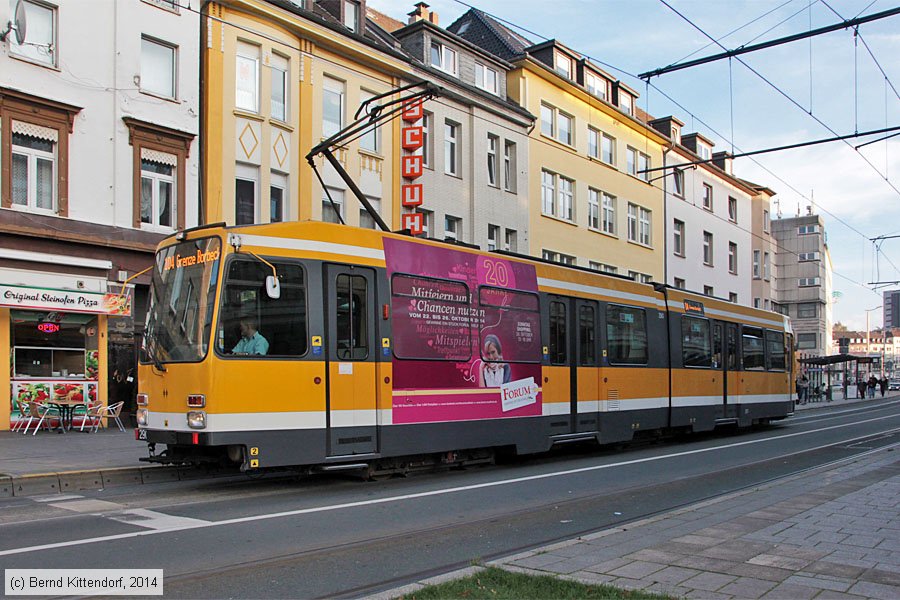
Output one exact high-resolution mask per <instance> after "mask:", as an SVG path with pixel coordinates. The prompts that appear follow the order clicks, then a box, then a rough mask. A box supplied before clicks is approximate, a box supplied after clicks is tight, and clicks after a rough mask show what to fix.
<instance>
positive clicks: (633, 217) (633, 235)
mask: <svg viewBox="0 0 900 600" xmlns="http://www.w3.org/2000/svg"><path fill="white" fill-rule="evenodd" d="M637 215H638V207H637V205H636V204H631V203H630V202H629V203H628V241H629V242H636V241H637V237H638V235H637V228H638V226H637Z"/></svg>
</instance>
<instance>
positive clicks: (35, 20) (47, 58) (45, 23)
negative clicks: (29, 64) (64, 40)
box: [6, 0, 58, 67]
mask: <svg viewBox="0 0 900 600" xmlns="http://www.w3.org/2000/svg"><path fill="white" fill-rule="evenodd" d="M22 4H23V5H24V7H25V21H26V22H27V23H28V35H27V39H26V40H25V43H24V44H19V43H18V41H17V40H16V35H15V34H10V35H9V36H8V37H7V38H6V40H7V42H8V43H9V52H10V54H12V55H13V56H18V57H21V58H25V59H28V60H31V61H34V62H36V63H41V64H45V65H50V66H51V67H55V66H56V65H57V60H58V56H57V43H56V18H57V14H56V7H55V6H49V5H46V4H42V3H38V2H32V1H31V0H23V2H22ZM9 6H10V8H11V9H12V8H13V7H14V6H15V2H10V3H9ZM11 13H12V10H10V12H9V13H8V14H11Z"/></svg>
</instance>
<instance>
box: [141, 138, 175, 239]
mask: <svg viewBox="0 0 900 600" xmlns="http://www.w3.org/2000/svg"><path fill="white" fill-rule="evenodd" d="M175 160H176V159H175V157H174V156H171V157H170V158H169V160H166V163H168V164H164V163H161V162H154V161H151V160H147V159H143V160H141V223H146V224H148V225H156V226H157V227H167V228H173V227H174V226H175V214H176V213H175V202H176V198H175V167H174V164H175Z"/></svg>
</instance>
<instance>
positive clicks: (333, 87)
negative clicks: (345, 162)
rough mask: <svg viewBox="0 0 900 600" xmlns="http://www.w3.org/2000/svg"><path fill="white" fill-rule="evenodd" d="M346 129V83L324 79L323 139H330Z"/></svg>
mask: <svg viewBox="0 0 900 600" xmlns="http://www.w3.org/2000/svg"><path fill="white" fill-rule="evenodd" d="M343 128H344V82H343V81H338V80H337V79H332V78H331V77H325V78H323V83H322V137H323V138H329V137H331V136H333V135H334V134H336V133H337V132H338V131H340V130H341V129H343Z"/></svg>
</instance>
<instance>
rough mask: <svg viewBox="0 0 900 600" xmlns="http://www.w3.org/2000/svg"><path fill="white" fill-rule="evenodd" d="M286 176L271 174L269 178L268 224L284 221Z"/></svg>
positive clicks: (286, 193) (286, 192)
mask: <svg viewBox="0 0 900 600" xmlns="http://www.w3.org/2000/svg"><path fill="white" fill-rule="evenodd" d="M287 200H288V185H287V175H283V174H281V173H275V172H272V173H271V174H270V176H269V222H270V223H281V222H282V221H284V220H285V218H284V217H285V215H284V209H285V207H286V206H287Z"/></svg>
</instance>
